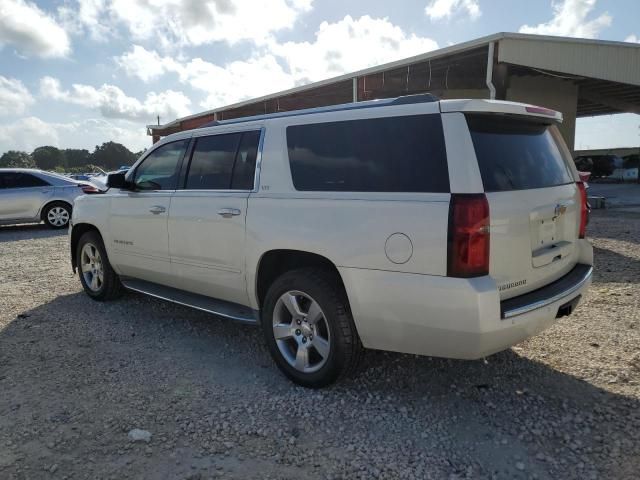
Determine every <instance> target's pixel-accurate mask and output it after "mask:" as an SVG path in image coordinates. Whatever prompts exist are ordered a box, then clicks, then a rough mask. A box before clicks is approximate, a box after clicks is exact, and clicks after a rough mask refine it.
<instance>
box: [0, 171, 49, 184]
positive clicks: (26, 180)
mask: <svg viewBox="0 0 640 480" xmlns="http://www.w3.org/2000/svg"><path fill="white" fill-rule="evenodd" d="M48 185H49V184H48V183H47V182H45V181H44V180H42V179H40V178H38V177H36V176H35V175H31V174H29V173H22V172H7V173H2V174H0V188H30V187H46V186H48Z"/></svg>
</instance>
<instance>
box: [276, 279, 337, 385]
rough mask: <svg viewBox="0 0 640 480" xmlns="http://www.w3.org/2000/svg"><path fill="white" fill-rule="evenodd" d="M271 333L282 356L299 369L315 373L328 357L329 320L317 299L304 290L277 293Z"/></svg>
mask: <svg viewBox="0 0 640 480" xmlns="http://www.w3.org/2000/svg"><path fill="white" fill-rule="evenodd" d="M273 335H274V337H275V340H276V344H277V346H278V349H279V350H280V353H281V354H282V356H283V357H284V359H285V360H286V361H287V363H288V364H289V365H291V366H292V367H293V368H295V369H296V370H298V371H300V372H303V373H313V372H316V371H318V370H319V369H321V368H322V366H323V365H324V364H325V363H326V362H327V359H328V358H329V352H330V351H331V332H330V330H329V322H328V321H327V319H326V317H325V315H324V312H323V311H322V309H321V308H320V305H319V304H318V302H316V301H315V300H314V299H313V298H311V297H310V296H309V295H307V294H306V293H304V292H300V291H297V290H291V291H288V292H286V293H284V294H283V295H281V296H280V298H279V299H278V301H277V302H276V305H275V308H274V310H273Z"/></svg>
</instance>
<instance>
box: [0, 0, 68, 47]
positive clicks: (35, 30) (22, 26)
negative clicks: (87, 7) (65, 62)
mask: <svg viewBox="0 0 640 480" xmlns="http://www.w3.org/2000/svg"><path fill="white" fill-rule="evenodd" d="M3 45H13V46H14V47H15V48H16V50H17V51H18V52H19V53H20V54H22V55H26V56H38V57H45V58H46V57H65V56H66V55H68V54H69V52H70V51H71V45H70V42H69V37H68V35H67V32H66V31H65V30H64V29H63V28H62V27H61V26H60V25H59V24H58V23H57V22H56V21H55V20H54V19H53V18H51V17H50V16H49V15H47V14H46V13H45V12H43V11H42V10H40V8H38V6H37V5H35V4H33V3H30V2H26V1H24V0H0V47H2V46H3Z"/></svg>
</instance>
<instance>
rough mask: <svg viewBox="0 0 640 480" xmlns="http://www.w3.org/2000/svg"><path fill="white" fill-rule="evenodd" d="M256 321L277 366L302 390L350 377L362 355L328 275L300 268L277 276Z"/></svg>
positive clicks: (343, 299)
mask: <svg viewBox="0 0 640 480" xmlns="http://www.w3.org/2000/svg"><path fill="white" fill-rule="evenodd" d="M314 303H315V306H314ZM318 310H319V312H318ZM292 312H296V313H295V314H294V313H292ZM312 317H313V318H312ZM261 320H262V321H261V327H262V331H263V334H264V337H265V340H266V343H267V346H268V348H269V352H270V353H271V356H272V357H273V359H274V361H275V362H276V364H277V365H278V368H280V370H281V371H282V372H283V373H284V374H285V375H286V376H287V377H288V378H289V379H290V380H292V381H293V382H294V383H297V384H298V385H301V386H303V387H307V388H321V387H325V386H327V385H330V384H332V383H334V382H335V381H337V380H338V379H340V378H342V377H345V376H347V375H349V374H351V373H353V372H354V371H355V370H356V367H357V365H358V363H359V361H360V358H361V356H362V354H363V351H364V349H363V347H362V344H361V343H360V338H359V337H358V332H357V331H356V328H355V324H354V323H353V318H352V316H351V311H350V309H349V302H348V300H347V295H346V293H345V291H344V288H343V286H342V284H341V282H340V279H339V277H338V276H337V275H336V274H335V273H333V272H331V271H327V270H322V269H317V268H304V269H299V270H292V271H289V272H287V273H284V274H283V275H281V276H280V277H278V278H277V279H276V281H275V282H274V283H273V284H272V285H271V287H270V288H269V290H268V292H267V295H266V297H265V301H264V304H263V309H262V319H261ZM289 322H290V323H289ZM298 327H299V328H298ZM276 332H278V333H277V336H278V339H276ZM314 335H315V337H314ZM305 339H306V340H305ZM303 342H304V343H303ZM300 349H302V353H300ZM305 351H306V353H304V352H305Z"/></svg>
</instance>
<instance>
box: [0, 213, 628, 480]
mask: <svg viewBox="0 0 640 480" xmlns="http://www.w3.org/2000/svg"><path fill="white" fill-rule="evenodd" d="M590 234H591V236H592V237H593V241H594V245H595V247H596V268H597V270H596V278H595V283H594V285H593V287H592V290H591V295H590V297H589V298H588V300H587V301H586V302H584V303H583V304H582V305H581V306H580V307H579V309H578V310H577V311H576V312H575V314H574V315H572V316H571V317H569V318H564V319H562V320H561V321H560V322H559V324H557V325H556V326H554V327H553V328H552V329H550V330H549V331H547V332H545V333H544V334H542V335H540V336H538V337H536V338H533V339H531V340H529V341H527V342H525V343H523V344H521V345H518V346H517V347H515V348H513V349H511V350H509V351H506V352H503V353H500V354H497V355H494V356H492V357H489V358H487V359H486V361H475V362H464V361H450V360H442V359H434V358H426V357H415V356H409V355H398V354H389V353H383V352H373V351H371V352H368V353H367V355H366V356H365V361H364V363H365V365H364V367H363V369H362V371H361V373H360V375H359V376H358V377H357V378H354V379H352V380H349V381H347V382H345V383H342V384H340V385H338V386H335V387H333V388H330V389H326V390H323V391H309V390H305V389H302V388H299V387H295V386H293V385H292V384H290V383H289V382H288V381H287V380H285V379H284V377H282V376H281V375H280V373H279V372H278V371H277V370H276V368H275V366H274V365H272V362H271V359H270V358H269V356H268V353H267V351H266V349H265V348H264V347H263V345H262V341H261V338H260V336H259V331H258V329H257V328H254V327H250V326H243V325H239V324H236V323H232V322H228V321H224V320H221V319H218V318H216V317H213V316H211V315H207V314H204V313H202V312H198V311H194V310H190V309H187V308H183V307H180V306H176V305H172V304H168V303H164V302H162V301H159V300H155V299H151V298H147V297H144V296H141V295H137V294H127V295H125V296H124V297H123V298H122V299H120V300H118V301H116V302H113V303H109V304H99V303H95V302H93V301H91V300H90V299H89V298H88V297H86V296H85V295H84V294H83V293H82V292H81V287H80V283H79V281H78V279H77V277H75V276H74V275H73V274H72V273H71V270H70V266H69V261H68V253H67V239H66V235H65V234H61V233H58V232H52V231H50V230H46V229H44V227H40V226H22V227H0V261H1V263H0V478H2V479H13V478H16V479H18V478H19V479H22V478H25V479H27V478H29V479H31V478H34V479H35V478H60V479H62V478H91V479H98V478H114V479H121V478H171V479H174V478H178V479H187V478H191V479H197V478H203V479H208V478H237V479H246V478H256V479H257V478H260V479H262V478H272V479H276V478H303V477H304V478H309V479H323V478H344V479H351V478H367V479H369V478H388V479H395V478H403V479H405V478H408V479H411V478H416V479H422V478H445V479H455V478H509V479H511V478H523V479H524V478H540V479H544V478H563V479H564V478H576V479H578V478H579V479H589V478H603V479H604V478H607V479H609V478H611V479H614V478H615V479H619V478H638V476H639V472H640V308H639V307H640V305H639V303H640V285H639V283H638V282H639V280H640V247H639V243H640V214H634V213H616V212H615V211H604V212H601V211H599V212H595V214H594V215H593V216H592V221H591V224H590ZM136 428H137V429H142V430H146V431H148V432H150V433H151V439H150V441H149V442H145V441H132V440H131V439H130V438H129V436H128V433H129V432H130V431H131V430H132V429H136Z"/></svg>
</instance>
